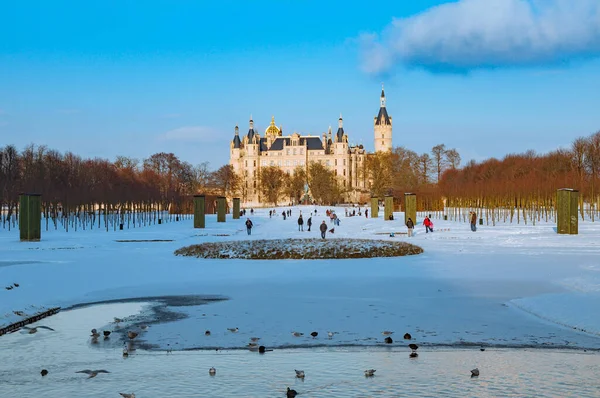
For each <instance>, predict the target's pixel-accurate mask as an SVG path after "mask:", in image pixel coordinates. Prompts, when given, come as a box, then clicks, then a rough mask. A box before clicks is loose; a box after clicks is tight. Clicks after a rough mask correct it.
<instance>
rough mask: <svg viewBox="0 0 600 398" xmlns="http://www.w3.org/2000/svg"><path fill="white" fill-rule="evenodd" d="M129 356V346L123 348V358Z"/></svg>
mask: <svg viewBox="0 0 600 398" xmlns="http://www.w3.org/2000/svg"><path fill="white" fill-rule="evenodd" d="M128 356H129V350H128V349H127V348H123V358H127V357H128Z"/></svg>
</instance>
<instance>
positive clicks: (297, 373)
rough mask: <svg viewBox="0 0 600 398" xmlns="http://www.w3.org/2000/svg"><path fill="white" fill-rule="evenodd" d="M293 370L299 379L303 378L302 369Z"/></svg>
mask: <svg viewBox="0 0 600 398" xmlns="http://www.w3.org/2000/svg"><path fill="white" fill-rule="evenodd" d="M294 371H295V372H296V377H297V378H299V379H304V371H303V370H296V369H294Z"/></svg>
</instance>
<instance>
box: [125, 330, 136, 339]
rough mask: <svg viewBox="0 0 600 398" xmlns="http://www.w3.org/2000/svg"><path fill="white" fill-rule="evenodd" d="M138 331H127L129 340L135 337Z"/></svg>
mask: <svg viewBox="0 0 600 398" xmlns="http://www.w3.org/2000/svg"><path fill="white" fill-rule="evenodd" d="M138 334H139V333H137V332H132V331H131V330H130V331H129V332H127V337H129V338H130V339H131V340H133V339H135V338H136V337H137V336H138Z"/></svg>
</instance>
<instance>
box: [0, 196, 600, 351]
mask: <svg viewBox="0 0 600 398" xmlns="http://www.w3.org/2000/svg"><path fill="white" fill-rule="evenodd" d="M299 210H302V211H303V215H304V220H305V222H306V220H307V218H308V214H309V212H310V213H312V218H313V219H312V221H313V225H318V224H319V223H321V221H322V220H326V221H327V219H326V217H325V215H324V210H325V209H324V208H318V215H314V212H313V210H314V207H310V208H309V207H301V208H292V211H293V213H292V217H290V218H288V219H287V220H283V219H282V218H281V217H280V216H275V217H273V218H269V216H268V209H261V210H258V211H256V212H255V214H253V215H250V214H248V215H249V216H250V217H251V219H252V221H253V223H254V226H255V227H254V228H253V230H252V235H251V236H248V235H246V231H245V227H244V222H245V218H243V219H241V220H232V219H230V218H229V217H228V219H227V222H226V223H217V222H216V216H213V215H211V216H208V217H207V228H206V229H204V230H199V229H193V228H192V221H191V220H184V221H180V222H172V223H166V224H162V225H153V226H148V227H144V228H136V229H131V230H124V231H109V232H106V231H104V230H98V229H95V230H86V231H77V232H69V233H65V232H64V231H52V230H51V231H43V232H42V241H41V242H30V243H25V242H19V237H18V231H15V230H13V231H10V232H9V231H7V230H0V287H1V290H0V325H6V324H8V323H11V322H13V321H15V320H18V319H20V316H19V315H16V314H15V313H14V312H13V311H23V312H24V313H25V314H27V315H31V314H32V313H34V312H36V311H38V310H39V309H41V308H48V307H52V306H62V307H63V308H64V307H68V306H72V305H75V304H80V303H90V302H99V301H103V300H119V299H131V298H143V297H157V296H186V295H188V296H197V297H203V296H205V297H217V296H218V297H227V298H229V299H228V300H223V301H218V302H214V303H213V302H211V303H210V304H206V305H200V306H183V307H182V306H175V307H171V310H175V311H177V312H180V313H182V314H185V316H186V317H185V319H181V320H179V321H177V322H171V323H163V324H155V325H152V327H151V328H150V329H149V330H148V332H147V333H146V334H145V337H144V338H145V339H147V342H148V343H149V344H156V345H158V346H159V347H163V348H164V347H165V346H166V344H171V346H173V345H174V344H176V343H178V347H180V348H182V349H185V348H202V347H215V346H217V347H238V348H239V347H245V346H246V345H247V343H248V338H249V337H250V336H259V337H261V338H262V340H261V342H264V343H265V344H266V345H268V346H272V347H274V346H280V347H284V346H310V345H345V344H348V345H378V344H382V336H381V331H382V330H393V331H395V332H396V334H395V335H394V336H398V335H400V336H402V334H403V333H404V332H410V333H411V334H412V335H413V337H414V338H415V339H416V340H417V341H418V342H419V343H421V344H446V345H468V344H485V345H496V346H511V345H513V346H554V347H556V346H579V347H588V348H600V339H599V338H598V336H597V335H595V334H594V333H598V331H599V330H600V317H596V316H595V314H596V312H597V308H600V292H599V289H598V286H599V285H600V272H599V268H598V261H599V260H598V258H600V256H599V255H600V223H590V222H581V223H580V234H579V235H576V236H563V235H557V234H556V232H555V230H554V228H553V227H554V226H553V225H551V224H544V223H541V224H537V225H535V226H533V225H523V224H521V225H497V226H495V227H491V226H489V227H488V226H479V227H478V230H477V232H471V231H470V229H469V225H468V224H465V223H460V222H455V221H442V220H438V219H434V220H433V221H434V224H435V227H434V228H435V232H434V233H429V234H426V233H425V231H424V227H422V226H421V225H417V230H416V236H414V237H413V238H408V237H407V236H406V235H404V234H403V233H404V232H406V227H405V226H404V223H403V215H402V214H401V213H396V214H395V215H394V218H395V220H393V221H384V220H383V219H382V217H380V218H379V219H370V218H368V219H367V218H365V217H364V216H363V217H345V216H344V209H339V210H338V211H337V213H338V215H339V217H340V220H341V223H340V225H339V226H336V227H335V234H333V235H329V234H328V240H327V242H328V244H329V242H335V240H334V239H331V241H330V240H329V239H330V238H335V239H336V240H337V239H349V238H352V239H381V240H384V241H389V242H410V243H412V244H415V245H417V246H419V247H422V248H423V249H424V253H423V254H420V255H418V256H405V257H389V258H371V259H344V260H334V259H330V260H280V261H268V260H241V259H233V260H232V259H197V258H186V257H181V256H175V255H174V254H173V252H174V251H175V250H177V249H179V248H181V247H184V246H188V245H193V244H201V243H209V242H234V244H235V243H237V242H240V241H243V242H246V243H244V244H248V245H251V244H254V242H256V241H259V240H265V239H266V240H270V239H294V240H299V239H305V238H312V239H314V240H315V241H317V242H320V239H319V232H318V231H312V232H308V231H298V226H297V224H296V217H297V215H298V213H299ZM278 212H279V211H278ZM421 221H422V220H417V222H418V223H419V222H421ZM330 228H331V227H330ZM391 232H394V233H395V237H390V233H391ZM14 283H18V284H19V287H17V288H13V289H11V290H6V289H4V286H9V285H12V284H14ZM511 304H512V305H511ZM523 310H525V311H523ZM532 315H534V316H532ZM115 316H116V315H115ZM109 319H110V317H109ZM178 319H179V318H178ZM103 326H104V325H102V324H90V325H89V328H90V329H91V328H92V327H97V328H100V327H103ZM231 327H239V332H238V333H230V332H228V331H227V328H231ZM573 328H576V329H573ZM205 329H210V330H212V331H213V333H212V335H211V336H210V337H205V336H204V334H203V333H200V332H201V331H204V330H205ZM313 330H314V331H318V332H319V337H318V338H317V339H312V338H310V336H309V337H308V338H307V337H306V336H308V334H309V333H310V332H311V331H313ZM581 330H584V331H587V332H588V333H583V332H581ZM292 331H300V332H303V333H305V334H304V336H303V337H299V338H298V337H295V336H293V335H292V333H291V332H292ZM327 331H335V332H338V333H337V334H335V335H334V337H333V339H331V340H329V339H327V338H325V339H323V338H322V337H321V336H327V333H326V332H327ZM395 340H396V341H395V344H396V343H398V344H403V342H402V340H401V339H395ZM398 340H400V341H399V342H398Z"/></svg>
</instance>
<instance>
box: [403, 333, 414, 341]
mask: <svg viewBox="0 0 600 398" xmlns="http://www.w3.org/2000/svg"><path fill="white" fill-rule="evenodd" d="M404 340H412V336H411V335H410V333H404Z"/></svg>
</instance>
